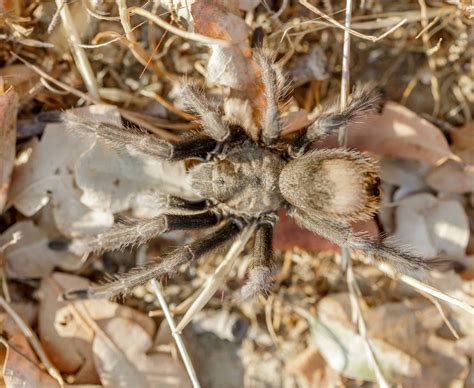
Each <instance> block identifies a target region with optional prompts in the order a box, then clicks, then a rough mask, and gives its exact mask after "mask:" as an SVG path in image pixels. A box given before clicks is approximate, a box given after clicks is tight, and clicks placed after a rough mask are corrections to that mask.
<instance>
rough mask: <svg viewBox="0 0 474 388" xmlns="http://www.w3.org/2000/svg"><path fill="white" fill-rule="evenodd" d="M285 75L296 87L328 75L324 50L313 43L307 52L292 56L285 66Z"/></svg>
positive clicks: (322, 78) (292, 85)
mask: <svg viewBox="0 0 474 388" xmlns="http://www.w3.org/2000/svg"><path fill="white" fill-rule="evenodd" d="M285 76H286V77H287V78H288V80H289V81H291V87H293V88H296V87H298V86H301V85H303V84H305V83H307V82H310V81H316V80H318V81H322V80H324V79H326V77H327V76H328V73H327V58H326V54H325V53H324V50H323V49H322V48H321V47H320V46H319V45H317V44H313V45H312V46H311V48H310V50H309V53H308V54H304V55H299V56H294V57H293V58H292V60H291V61H290V63H289V64H288V66H287V67H286V68H285Z"/></svg>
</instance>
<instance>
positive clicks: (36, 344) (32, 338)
mask: <svg viewBox="0 0 474 388" xmlns="http://www.w3.org/2000/svg"><path fill="white" fill-rule="evenodd" d="M0 306H2V307H3V309H4V310H5V311H6V312H7V314H8V315H10V317H11V318H12V319H13V321H14V322H15V323H16V324H17V325H18V327H19V328H20V330H21V332H22V333H23V334H24V335H25V337H26V338H27V339H28V341H29V343H30V345H31V347H32V348H33V349H34V351H35V352H36V354H37V355H38V357H39V359H40V360H41V362H42V363H43V365H44V366H45V367H46V370H47V371H48V373H49V375H50V376H51V377H52V378H54V379H55V380H56V381H57V382H58V383H59V385H60V386H61V387H64V380H63V378H62V376H61V373H59V371H58V370H57V369H56V368H55V367H54V365H53V364H52V363H51V361H50V360H49V358H48V356H47V355H46V353H45V351H44V350H43V347H42V346H41V343H40V341H39V340H38V337H37V336H36V334H35V333H34V331H33V330H31V328H30V327H29V326H28V325H27V324H26V323H25V321H23V319H22V318H21V317H20V316H19V315H18V314H17V313H16V311H15V310H13V308H12V307H11V306H10V305H9V304H8V303H7V301H6V300H5V298H3V297H2V296H0Z"/></svg>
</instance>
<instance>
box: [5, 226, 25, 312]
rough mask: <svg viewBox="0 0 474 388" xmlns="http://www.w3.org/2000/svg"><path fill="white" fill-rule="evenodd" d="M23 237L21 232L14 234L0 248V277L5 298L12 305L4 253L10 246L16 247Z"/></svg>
mask: <svg viewBox="0 0 474 388" xmlns="http://www.w3.org/2000/svg"><path fill="white" fill-rule="evenodd" d="M21 237H22V236H21V232H15V233H13V235H12V238H11V240H9V241H7V242H6V243H5V244H3V245H2V246H0V277H1V279H2V291H3V296H4V297H5V299H6V301H7V302H8V303H10V302H11V301H12V300H11V297H10V290H9V289H8V280H7V273H6V271H5V265H6V262H5V253H4V252H5V249H7V248H8V247H9V246H12V245H15V244H16V243H17V242H18V241H20V239H21Z"/></svg>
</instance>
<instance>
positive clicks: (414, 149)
mask: <svg viewBox="0 0 474 388" xmlns="http://www.w3.org/2000/svg"><path fill="white" fill-rule="evenodd" d="M348 146H349V147H351V148H357V149H360V150H367V151H370V152H373V153H374V154H378V155H384V156H394V157H400V158H406V159H416V160H425V161H427V162H429V163H430V164H432V165H436V164H438V163H439V162H440V161H442V160H444V159H446V158H456V157H455V155H454V154H453V153H452V152H451V150H450V148H449V144H448V142H447V140H446V138H445V137H444V135H443V133H442V132H441V131H440V130H439V129H438V128H436V127H435V126H434V125H433V124H431V123H430V122H428V121H427V120H425V119H424V118H422V117H420V116H418V115H417V114H416V113H414V112H412V111H411V110H409V109H408V108H406V107H404V106H402V105H400V104H397V103H395V102H392V101H389V102H387V103H386V104H385V107H384V109H383V112H382V114H380V115H379V114H377V115H370V116H367V117H364V120H363V122H361V123H352V124H349V128H348Z"/></svg>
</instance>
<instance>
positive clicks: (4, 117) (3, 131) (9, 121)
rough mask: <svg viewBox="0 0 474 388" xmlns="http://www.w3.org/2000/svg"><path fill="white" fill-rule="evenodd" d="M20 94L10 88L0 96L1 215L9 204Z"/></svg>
mask: <svg viewBox="0 0 474 388" xmlns="http://www.w3.org/2000/svg"><path fill="white" fill-rule="evenodd" d="M17 113H18V94H17V93H16V92H15V91H14V90H13V88H10V89H8V90H7V91H6V93H5V94H2V95H0V213H2V212H3V209H4V207H5V204H6V202H7V194H8V189H9V187H10V179H11V175H12V171H13V165H14V162H15V145H16V116H17Z"/></svg>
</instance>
